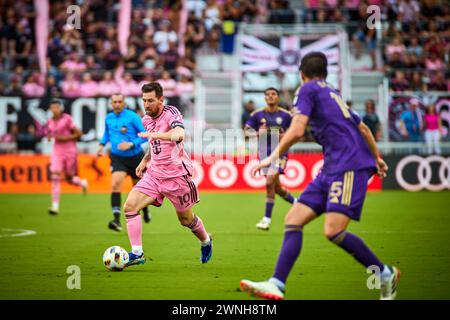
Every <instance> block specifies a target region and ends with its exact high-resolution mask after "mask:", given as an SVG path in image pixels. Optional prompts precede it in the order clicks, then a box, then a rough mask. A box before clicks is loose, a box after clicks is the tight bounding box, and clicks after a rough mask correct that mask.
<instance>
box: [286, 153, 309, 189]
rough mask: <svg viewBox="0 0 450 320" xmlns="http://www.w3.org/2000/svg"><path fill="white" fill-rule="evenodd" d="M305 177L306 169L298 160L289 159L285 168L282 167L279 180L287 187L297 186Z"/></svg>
mask: <svg viewBox="0 0 450 320" xmlns="http://www.w3.org/2000/svg"><path fill="white" fill-rule="evenodd" d="M305 178H306V170H305V167H304V166H303V164H301V163H300V161H297V160H294V159H289V160H288V162H287V164H286V168H285V169H284V175H280V182H281V184H283V185H284V186H286V187H288V188H297V187H298V186H300V185H301V184H302V183H303V181H305Z"/></svg>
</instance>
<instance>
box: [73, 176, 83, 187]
mask: <svg viewBox="0 0 450 320" xmlns="http://www.w3.org/2000/svg"><path fill="white" fill-rule="evenodd" d="M70 182H71V183H72V184H74V185H76V186H81V178H80V177H78V176H74V177H72V181H70Z"/></svg>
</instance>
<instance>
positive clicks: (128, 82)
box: [116, 72, 165, 97]
mask: <svg viewBox="0 0 450 320" xmlns="http://www.w3.org/2000/svg"><path fill="white" fill-rule="evenodd" d="M116 81H117V83H118V84H119V86H120V93H121V94H123V95H124V96H125V97H127V96H133V97H137V96H139V95H140V94H141V88H140V87H139V84H138V83H137V81H135V80H134V79H133V75H132V74H131V73H130V72H125V73H124V75H123V79H120V78H118V77H117V75H116ZM164 95H165V92H164Z"/></svg>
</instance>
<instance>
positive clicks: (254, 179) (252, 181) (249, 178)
mask: <svg viewBox="0 0 450 320" xmlns="http://www.w3.org/2000/svg"><path fill="white" fill-rule="evenodd" d="M258 164H259V161H258V160H250V161H249V162H248V163H247V164H246V165H245V166H244V170H242V174H243V176H244V181H245V183H247V184H248V185H249V186H250V187H252V188H261V187H264V186H265V185H266V177H264V175H263V174H257V175H256V176H253V175H252V170H253V168H254V167H256V165H258Z"/></svg>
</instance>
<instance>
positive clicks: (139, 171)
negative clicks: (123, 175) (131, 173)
mask: <svg viewBox="0 0 450 320" xmlns="http://www.w3.org/2000/svg"><path fill="white" fill-rule="evenodd" d="M151 150H152V148H151V147H150V146H149V147H148V149H147V151H146V152H145V155H144V157H143V158H142V160H141V162H140V163H139V165H138V166H137V167H136V175H137V176H138V177H139V178H142V175H143V174H144V172H145V170H147V163H148V162H149V161H150V159H151V158H152V151H151Z"/></svg>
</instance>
